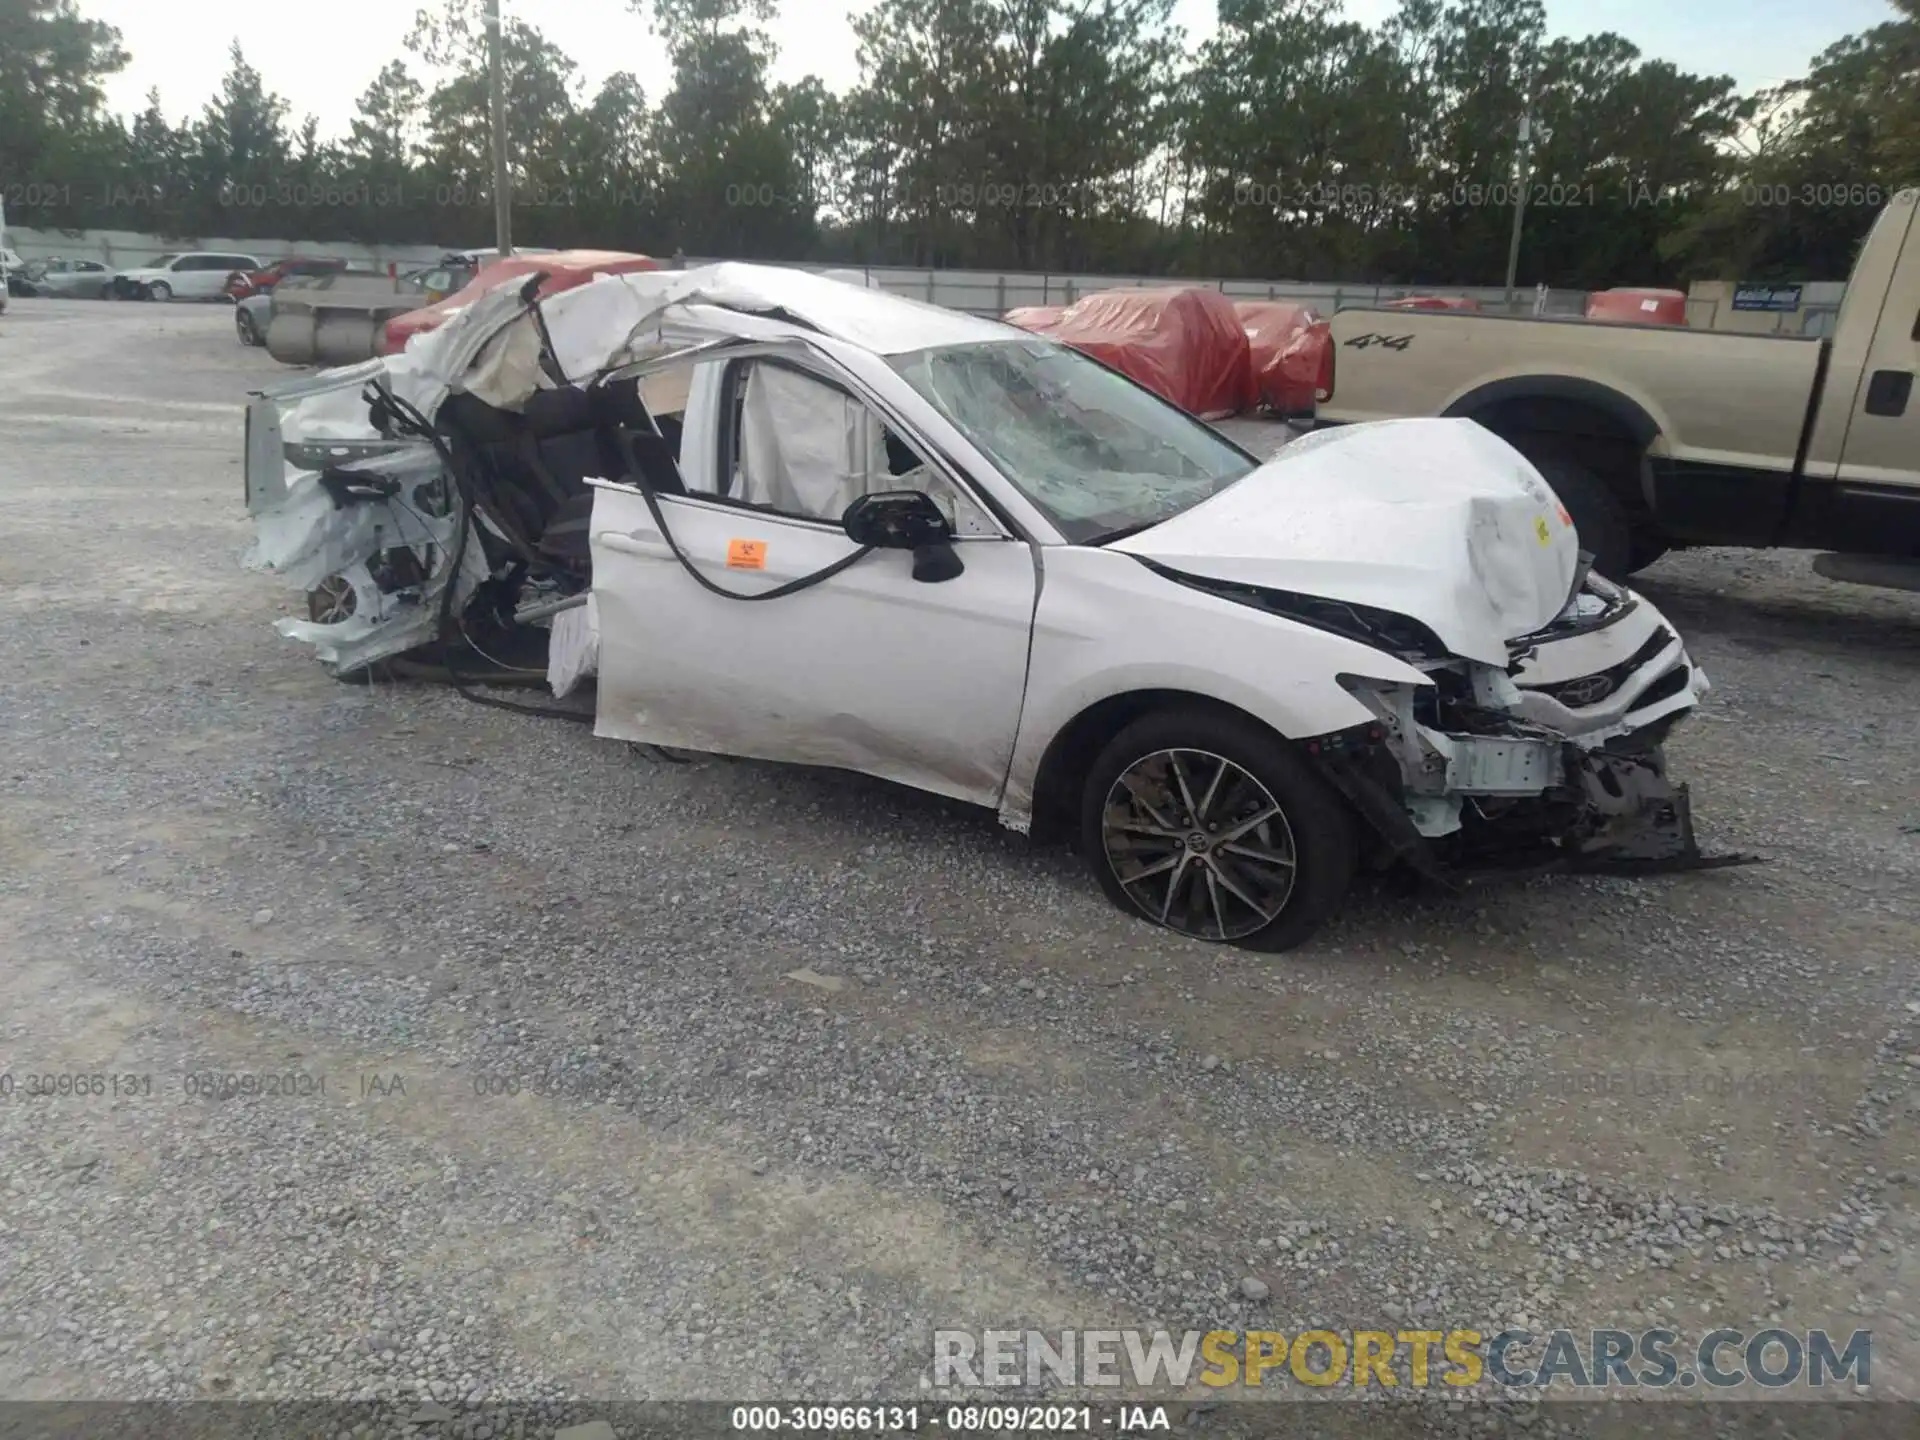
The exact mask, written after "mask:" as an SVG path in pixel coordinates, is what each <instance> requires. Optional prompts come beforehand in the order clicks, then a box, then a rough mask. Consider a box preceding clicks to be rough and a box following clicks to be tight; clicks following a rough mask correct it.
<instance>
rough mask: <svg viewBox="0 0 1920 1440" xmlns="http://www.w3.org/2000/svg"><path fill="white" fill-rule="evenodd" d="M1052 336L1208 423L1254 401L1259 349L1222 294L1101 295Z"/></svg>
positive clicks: (1191, 290) (1076, 308)
mask: <svg viewBox="0 0 1920 1440" xmlns="http://www.w3.org/2000/svg"><path fill="white" fill-rule="evenodd" d="M1046 333H1047V336H1048V337H1049V338H1050V339H1054V340H1058V341H1060V342H1062V343H1063V344H1067V345H1071V346H1073V348H1074V349H1076V350H1080V351H1083V352H1085V353H1086V354H1088V355H1091V356H1093V358H1094V359H1096V360H1098V361H1099V362H1100V363H1101V364H1102V365H1109V366H1111V367H1113V368H1114V369H1115V370H1118V371H1119V372H1120V373H1121V374H1123V375H1127V376H1131V377H1132V378H1133V379H1134V380H1136V381H1138V382H1139V383H1140V384H1142V385H1144V386H1146V387H1147V389H1149V390H1151V391H1153V393H1154V394H1156V395H1158V396H1160V397H1161V398H1162V399H1165V400H1171V401H1172V402H1173V403H1174V404H1176V405H1178V406H1179V407H1180V408H1181V409H1182V410H1185V411H1186V412H1187V413H1188V414H1189V415H1198V416H1199V417H1200V418H1201V419H1203V420H1206V419H1224V418H1226V417H1227V416H1229V415H1237V414H1239V413H1240V412H1241V411H1242V410H1247V409H1251V408H1252V406H1253V404H1254V401H1255V398H1256V397H1255V394H1254V384H1253V349H1252V347H1251V346H1250V345H1249V344H1248V342H1247V332H1246V330H1245V329H1244V328H1243V327H1242V326H1241V323H1240V316H1239V314H1238V313H1237V312H1236V311H1235V310H1234V308H1233V302H1232V301H1231V300H1229V299H1227V297H1226V296H1224V295H1222V294H1221V293H1220V292H1219V291H1218V290H1209V289H1206V288H1204V287H1202V286H1196V285H1188V286H1178V287H1173V288H1162V289H1150V290H1098V291H1095V292H1094V293H1093V294H1091V295H1083V296H1081V297H1080V298H1079V299H1078V300H1076V301H1074V302H1073V304H1071V305H1069V306H1068V307H1067V309H1066V312H1065V313H1064V314H1063V315H1061V317H1060V318H1059V319H1058V320H1057V321H1055V322H1054V324H1053V325H1051V326H1050V327H1048V329H1047V331H1046Z"/></svg>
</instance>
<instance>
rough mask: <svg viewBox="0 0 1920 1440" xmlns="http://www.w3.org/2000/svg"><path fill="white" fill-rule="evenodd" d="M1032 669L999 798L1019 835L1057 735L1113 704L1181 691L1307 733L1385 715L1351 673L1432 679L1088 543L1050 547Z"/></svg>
mask: <svg viewBox="0 0 1920 1440" xmlns="http://www.w3.org/2000/svg"><path fill="white" fill-rule="evenodd" d="M1027 675H1028V679H1027V695H1026V700H1025V703H1024V704H1023V706H1022V707H1021V714H1020V728H1019V732H1018V734H1017V736H1016V738H1015V740H1014V749H1013V759H1012V762H1011V764H1010V766H1009V768H1008V774H1007V784H1006V789H1005V792H1004V794H1003V796H1002V799H1001V804H1000V820H1001V823H1002V824H1004V825H1006V826H1008V827H1009V828H1010V829H1013V830H1019V831H1025V830H1026V829H1027V828H1028V827H1029V825H1030V824H1031V823H1032V818H1033V799H1034V789H1035V784H1036V781H1037V779H1038V776H1039V772H1040V766H1041V764H1042V762H1043V760H1044V759H1045V757H1046V755H1047V751H1048V748H1049V747H1050V746H1051V745H1052V744H1053V741H1054V739H1055V737H1056V736H1058V735H1059V734H1060V733H1061V732H1062V731H1063V730H1065V729H1066V727H1067V726H1068V725H1070V724H1072V723H1073V721H1074V720H1075V719H1076V718H1077V717H1078V716H1080V715H1081V714H1082V713H1084V712H1085V711H1086V710H1087V709H1088V708H1090V707H1091V706H1094V705H1097V704H1099V703H1100V702H1102V701H1104V700H1110V699H1112V698H1114V697H1116V696H1120V695H1126V694H1132V693H1136V692H1139V691H1146V690H1173V691H1181V692H1185V693H1188V694H1192V695H1196V696H1199V697H1202V698H1204V699H1209V700H1217V701H1219V702H1221V703H1222V704H1226V705H1231V706H1233V707H1234V708H1236V709H1238V710H1242V711H1244V712H1246V713H1247V714H1249V715H1251V716H1253V717H1254V718H1255V719H1257V720H1259V721H1261V722H1262V723H1264V724H1266V725H1268V726H1270V727H1272V729H1274V730H1275V731H1276V732H1278V733H1279V734H1281V735H1283V736H1286V737H1287V738H1289V739H1302V738H1305V737H1308V736H1313V735H1324V734H1327V733H1328V732H1330V731H1334V730H1342V729H1345V728H1347V727H1348V726H1351V725H1362V724H1365V723H1366V722H1368V721H1369V720H1372V719H1374V718H1375V717H1374V715H1373V712H1372V711H1370V710H1368V709H1367V708H1366V707H1365V706H1364V705H1362V704H1360V702H1359V701H1357V700H1355V699H1354V698H1353V696H1352V695H1350V694H1348V693H1347V691H1346V690H1345V689H1344V688H1343V687H1342V685H1341V684H1340V679H1339V677H1340V676H1342V675H1358V676H1366V677H1368V678H1371V679H1376V680H1381V681H1386V682H1400V683H1404V684H1410V685H1423V684H1426V683H1428V682H1427V678H1426V676H1425V675H1423V674H1422V673H1421V672H1420V671H1419V670H1417V669H1415V668H1414V667H1413V666H1411V665H1409V664H1407V663H1406V662H1405V661H1403V660H1399V659H1397V658H1395V657H1394V656H1392V655H1388V654H1386V653H1385V652H1383V651H1380V650H1376V649H1374V648H1373V647H1372V646H1369V645H1364V644H1361V643H1360V642H1359V641H1356V640H1349V639H1347V638H1346V637H1344V636H1341V635H1334V634H1331V633H1329V632H1327V631H1324V630H1317V629H1315V628H1313V627H1312V626H1309V625H1304V624H1301V623H1300V622H1298V621H1295V620H1289V619H1286V618H1284V617H1282V616H1278V615H1273V614H1270V613H1268V612H1267V611H1264V610H1258V609H1255V608H1254V607H1252V606H1250V605H1240V604H1236V603H1235V602H1233V601H1231V600H1225V599H1222V598H1220V597H1219V596H1217V595H1213V594H1210V593H1208V592H1206V591H1204V590H1200V589H1196V588H1193V587H1190V586H1186V585H1181V584H1179V583H1177V582H1175V581H1172V580H1169V579H1166V578H1165V577H1164V576H1161V575H1157V574H1155V573H1154V572H1153V571H1152V570H1150V569H1149V568H1148V567H1147V566H1146V565H1144V564H1142V563H1141V562H1140V561H1138V560H1136V559H1134V558H1133V557H1132V556H1130V555H1126V554H1122V553H1120V552H1118V551H1114V550H1103V549H1100V548H1098V547H1094V546H1079V545H1058V546H1047V547H1045V548H1044V549H1043V551H1042V559H1041V586H1040V595H1039V599H1038V601H1037V602H1036V604H1035V607H1034V626H1033V645H1032V651H1031V655H1030V658H1029V661H1028V669H1027Z"/></svg>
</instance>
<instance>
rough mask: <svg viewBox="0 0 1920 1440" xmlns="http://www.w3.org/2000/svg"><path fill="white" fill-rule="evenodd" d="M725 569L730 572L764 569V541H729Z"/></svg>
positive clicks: (765, 554)
mask: <svg viewBox="0 0 1920 1440" xmlns="http://www.w3.org/2000/svg"><path fill="white" fill-rule="evenodd" d="M727 568H728V569H730V570H764V569H766V568H767V542H766V541H764V540H729V541H728V542H727Z"/></svg>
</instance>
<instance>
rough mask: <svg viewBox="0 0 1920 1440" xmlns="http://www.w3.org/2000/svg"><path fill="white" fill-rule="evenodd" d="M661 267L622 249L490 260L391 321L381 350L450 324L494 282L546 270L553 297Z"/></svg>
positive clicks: (545, 284) (547, 291)
mask: <svg viewBox="0 0 1920 1440" xmlns="http://www.w3.org/2000/svg"><path fill="white" fill-rule="evenodd" d="M660 268H661V264H660V262H659V261H658V260H655V259H653V258H651V257H650V256H646V255H631V254H628V253H626V252H625V251H621V250H556V251H552V252H550V253H547V254H540V255H512V256H509V257H508V258H507V259H505V260H491V261H489V262H488V263H486V264H485V265H482V266H481V267H480V271H479V273H478V274H476V275H475V276H474V277H473V279H471V280H469V281H468V282H467V283H466V285H465V287H464V288H462V289H459V290H456V291H454V293H453V294H451V295H449V296H447V298H446V299H444V300H441V301H438V302H436V303H434V304H432V305H425V306H422V307H421V308H420V309H418V310H409V311H407V312H406V313H405V314H404V315H396V316H394V317H393V318H392V319H391V320H389V321H387V323H386V325H385V327H384V328H383V329H382V330H381V332H380V353H381V354H382V355H397V354H399V353H400V352H401V351H402V350H404V349H406V348H407V341H409V340H411V339H412V338H413V337H414V336H416V335H424V334H426V333H427V332H428V331H429V330H433V329H437V328H438V327H439V326H441V325H443V324H445V323H446V320H447V317H448V316H450V315H452V314H453V313H454V312H455V311H458V310H464V309H465V308H466V307H467V306H469V305H471V304H472V303H473V302H474V301H475V300H477V299H479V298H480V296H482V295H484V294H486V292H487V291H489V290H491V289H493V288H494V286H496V285H499V284H501V283H503V282H505V281H508V280H513V279H516V278H517V277H519V276H522V275H532V274H534V273H535V272H538V271H544V272H546V277H547V278H546V279H545V280H544V281H542V282H541V285H540V296H541V298H542V299H544V298H545V297H547V296H549V295H558V294H559V293H560V292H561V291H563V290H571V289H573V288H574V287H575V286H578V285H585V284H586V283H587V282H588V281H590V280H592V279H593V278H594V276H596V275H624V274H627V273H628V272H630V271H634V270H658V269H660Z"/></svg>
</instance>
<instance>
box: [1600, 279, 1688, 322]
mask: <svg viewBox="0 0 1920 1440" xmlns="http://www.w3.org/2000/svg"><path fill="white" fill-rule="evenodd" d="M1586 314H1587V319H1589V320H1603V321H1606V322H1608V323H1610V324H1615V325H1684V324H1686V323H1687V292H1686V291H1684V290H1647V289H1639V288H1635V287H1632V286H1615V287H1614V288H1613V289H1611V290H1596V291H1594V292H1593V294H1591V295H1589V296H1588V297H1587V311H1586Z"/></svg>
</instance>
